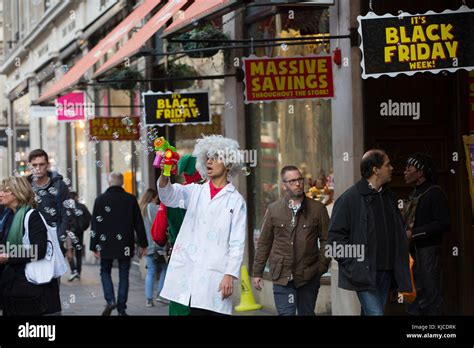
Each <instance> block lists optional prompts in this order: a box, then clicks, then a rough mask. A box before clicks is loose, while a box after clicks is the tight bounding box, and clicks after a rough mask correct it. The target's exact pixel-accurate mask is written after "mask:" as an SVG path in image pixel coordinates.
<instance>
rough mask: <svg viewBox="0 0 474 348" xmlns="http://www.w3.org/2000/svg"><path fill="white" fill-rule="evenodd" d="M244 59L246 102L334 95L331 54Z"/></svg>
mask: <svg viewBox="0 0 474 348" xmlns="http://www.w3.org/2000/svg"><path fill="white" fill-rule="evenodd" d="M243 60H244V73H245V79H244V81H245V102H246V103H256V102H260V101H271V100H287V99H316V98H333V97H334V83H333V76H332V60H331V56H330V55H322V56H306V57H290V58H268V57H264V58H257V57H255V56H253V57H249V58H244V59H243Z"/></svg>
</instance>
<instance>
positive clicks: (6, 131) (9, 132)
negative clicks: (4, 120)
mask: <svg viewBox="0 0 474 348" xmlns="http://www.w3.org/2000/svg"><path fill="white" fill-rule="evenodd" d="M5 134H6V135H8V136H9V137H11V136H12V135H13V129H11V128H10V127H7V128H5Z"/></svg>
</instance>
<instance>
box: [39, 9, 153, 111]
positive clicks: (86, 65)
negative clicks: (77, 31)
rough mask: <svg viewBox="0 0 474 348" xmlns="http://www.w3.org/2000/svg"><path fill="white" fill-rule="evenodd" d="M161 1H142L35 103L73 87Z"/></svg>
mask: <svg viewBox="0 0 474 348" xmlns="http://www.w3.org/2000/svg"><path fill="white" fill-rule="evenodd" d="M160 2H161V0H144V1H143V3H142V4H141V5H140V6H138V7H137V8H136V9H135V10H134V11H132V12H131V13H130V14H129V15H128V16H127V17H126V18H125V19H124V20H123V21H122V22H121V23H120V24H119V25H117V27H115V29H114V30H113V31H112V32H110V33H109V34H108V35H107V36H106V37H105V38H104V39H102V40H101V41H100V42H99V43H98V44H97V45H96V46H95V47H94V48H93V49H92V50H90V51H89V53H87V54H86V55H85V56H84V57H82V59H81V60H80V61H79V62H77V64H75V65H74V66H73V67H72V68H71V70H69V71H68V72H67V73H66V74H65V75H64V76H63V77H61V78H60V79H59V80H58V81H57V82H55V83H54V84H53V85H52V86H51V87H50V88H49V89H47V90H46V91H45V92H44V93H43V94H42V95H41V96H40V97H39V98H38V99H37V100H36V101H35V102H37V103H41V102H43V101H46V100H48V99H52V98H54V97H55V96H57V95H58V94H60V93H62V92H64V91H65V90H67V89H69V88H71V87H73V86H74V84H76V83H77V81H79V79H80V78H81V77H82V76H83V75H84V74H85V73H86V71H87V70H88V69H90V68H91V67H92V66H93V65H94V64H95V63H97V62H98V61H99V59H100V58H102V57H103V56H104V54H106V53H107V51H108V50H109V49H111V48H112V47H113V46H114V45H115V44H116V43H117V41H119V40H120V39H121V38H122V37H124V36H125V35H127V34H128V33H129V32H130V30H132V29H133V28H134V27H135V26H136V25H137V24H138V23H139V22H140V21H141V20H142V19H143V18H144V17H145V16H146V15H147V14H149V13H150V11H151V10H153V8H155V7H156V6H157V5H158V4H159V3H160Z"/></svg>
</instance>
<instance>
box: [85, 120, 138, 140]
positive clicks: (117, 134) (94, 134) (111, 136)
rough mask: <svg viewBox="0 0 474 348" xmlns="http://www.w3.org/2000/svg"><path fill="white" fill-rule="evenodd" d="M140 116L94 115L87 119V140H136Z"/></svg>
mask: <svg viewBox="0 0 474 348" xmlns="http://www.w3.org/2000/svg"><path fill="white" fill-rule="evenodd" d="M139 123H140V117H132V116H127V117H95V118H94V119H92V120H89V140H94V141H95V140H117V141H120V140H138V139H139V138H140V128H139Z"/></svg>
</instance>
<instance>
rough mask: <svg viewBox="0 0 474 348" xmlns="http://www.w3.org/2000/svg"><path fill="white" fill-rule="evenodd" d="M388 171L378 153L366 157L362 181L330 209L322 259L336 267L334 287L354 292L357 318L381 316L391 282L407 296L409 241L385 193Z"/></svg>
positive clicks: (389, 177)
mask: <svg viewBox="0 0 474 348" xmlns="http://www.w3.org/2000/svg"><path fill="white" fill-rule="evenodd" d="M392 170H393V167H392V166H391V164H390V158H389V157H388V155H387V154H386V153H385V151H383V150H379V149H373V150H369V151H367V152H366V153H365V154H364V156H363V157H362V161H361V163H360V173H361V176H362V178H361V179H360V180H359V181H358V182H357V183H356V184H355V185H354V186H352V187H351V188H349V189H348V190H347V191H346V192H344V193H343V194H342V195H341V196H340V197H339V198H338V199H337V200H336V202H335V203H334V208H333V211H332V216H331V222H330V224H329V238H328V245H327V247H326V249H327V255H328V256H332V257H333V258H334V259H335V260H336V261H338V263H339V287H340V288H342V289H346V290H352V291H356V292H357V296H358V298H359V301H360V304H361V308H362V311H361V314H362V315H383V314H384V309H385V304H386V302H387V297H388V292H389V289H390V288H391V285H392V282H394V284H393V285H394V287H396V288H398V291H399V292H406V291H411V282H410V270H409V266H408V260H409V256H408V240H407V237H406V233H405V226H404V224H403V220H402V218H401V214H400V212H399V210H398V208H397V205H396V203H395V199H394V197H393V195H392V193H391V192H390V190H389V188H388V187H387V186H388V183H389V182H390V181H391V180H392Z"/></svg>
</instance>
